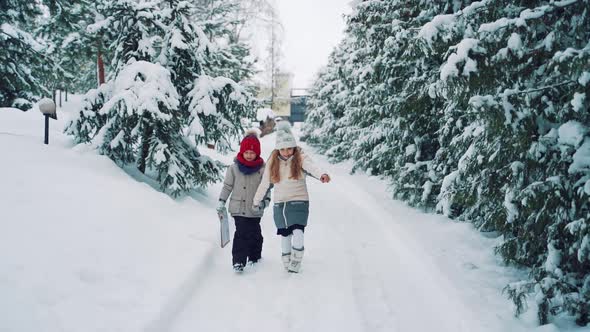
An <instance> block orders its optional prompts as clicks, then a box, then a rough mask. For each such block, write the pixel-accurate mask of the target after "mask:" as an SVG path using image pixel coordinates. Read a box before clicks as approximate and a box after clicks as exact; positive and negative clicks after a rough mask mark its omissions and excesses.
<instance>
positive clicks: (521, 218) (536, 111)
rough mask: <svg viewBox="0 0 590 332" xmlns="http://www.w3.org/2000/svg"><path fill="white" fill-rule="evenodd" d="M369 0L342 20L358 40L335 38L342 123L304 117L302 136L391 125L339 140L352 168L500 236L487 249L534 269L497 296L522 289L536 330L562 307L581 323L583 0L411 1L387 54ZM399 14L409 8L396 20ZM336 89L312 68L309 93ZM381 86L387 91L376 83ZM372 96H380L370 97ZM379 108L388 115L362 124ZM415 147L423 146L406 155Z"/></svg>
mask: <svg viewBox="0 0 590 332" xmlns="http://www.w3.org/2000/svg"><path fill="white" fill-rule="evenodd" d="M390 5H392V6H393V5H394V4H393V2H391V3H390ZM373 6H375V7H379V6H385V4H384V2H367V3H365V2H361V3H359V5H358V6H357V8H356V10H355V12H354V13H353V17H358V18H359V21H362V22H360V23H358V22H353V23H351V22H349V23H348V31H355V30H356V31H358V32H365V34H364V36H365V37H363V36H362V35H361V34H359V36H355V35H354V34H350V33H349V34H347V36H346V38H352V39H353V41H352V42H351V43H350V44H351V45H352V47H351V49H350V50H349V51H348V54H350V57H349V58H348V60H346V61H345V63H346V65H344V66H342V67H341V68H339V69H338V73H339V74H340V75H341V77H339V79H340V81H341V82H343V84H350V85H349V86H348V87H347V88H348V89H349V90H348V91H349V92H350V95H349V96H347V101H348V104H347V107H346V108H345V111H344V114H343V116H342V117H341V118H340V119H339V120H338V121H335V122H334V121H329V122H328V121H323V120H318V119H319V118H320V117H321V116H322V115H325V114H327V113H325V110H324V109H322V110H320V109H315V110H313V111H312V113H316V115H314V116H312V117H310V120H311V121H310V123H309V127H306V131H307V132H321V130H323V129H324V127H325V124H327V123H331V124H330V125H332V123H336V124H337V126H341V127H340V128H338V129H337V130H339V131H340V132H344V133H351V132H356V133H358V135H361V136H362V135H370V134H371V133H376V135H379V131H378V128H379V127H380V126H381V128H393V130H391V131H390V133H391V134H390V136H387V135H385V136H384V137H385V138H383V139H381V140H379V141H377V140H374V141H373V142H369V139H366V140H364V142H359V143H355V142H347V143H350V146H353V148H354V150H356V151H353V152H354V153H355V154H356V153H359V155H361V157H360V158H359V155H355V156H354V157H353V158H354V160H355V164H356V165H357V167H363V168H371V169H373V170H377V173H382V174H387V175H388V176H389V177H391V178H392V179H393V182H394V186H397V189H396V190H395V193H396V196H398V197H400V198H402V199H405V200H410V202H412V203H413V204H416V199H417V198H418V197H420V196H421V199H422V202H421V204H424V205H425V206H431V204H435V203H438V204H437V208H438V209H439V211H440V212H442V213H444V214H446V215H448V216H450V217H453V218H458V219H463V220H468V221H471V222H473V223H475V224H476V226H478V227H479V228H480V229H482V230H496V231H498V232H500V234H502V235H503V237H504V243H503V244H502V245H500V246H499V247H498V253H499V254H500V255H502V257H504V259H505V260H506V261H507V262H510V263H515V264H520V265H524V266H527V267H531V268H532V269H531V271H532V273H531V279H530V280H524V281H522V282H519V283H515V284H512V285H510V286H509V287H507V288H506V290H507V292H508V294H509V296H510V297H511V298H512V299H513V300H514V302H515V304H516V307H517V313H520V312H521V311H522V310H523V309H524V308H525V307H526V304H527V300H526V298H527V297H528V296H529V295H530V296H532V298H534V299H535V300H536V302H537V304H538V305H537V307H538V316H539V321H540V322H541V323H545V322H547V321H548V320H550V318H551V316H552V315H557V314H560V313H569V314H573V315H574V316H575V317H576V321H577V323H578V324H580V325H585V324H587V322H588V313H589V311H590V310H589V309H588V308H589V303H590V301H589V297H588V294H589V291H588V290H589V289H590V277H589V276H588V273H587V271H588V270H590V269H589V266H588V261H589V253H590V250H589V246H590V236H589V232H590V227H589V224H588V220H590V218H589V217H590V215H589V208H588V204H589V203H588V202H589V199H588V188H590V184H589V182H588V181H589V180H590V175H589V172H590V165H589V164H590V162H588V156H589V155H590V151H589V149H590V139H589V138H588V133H589V132H590V130H589V129H588V123H590V119H588V116H589V112H588V93H589V85H590V84H589V81H590V80H589V75H590V74H589V72H590V70H589V69H588V67H589V63H590V62H589V58H588V50H589V49H588V40H590V38H588V33H589V31H588V29H584V27H587V26H588V25H589V24H588V17H587V15H588V10H587V8H588V1H582V0H577V1H576V0H568V1H556V2H551V3H548V2H543V1H527V2H520V3H514V2H510V1H494V0H484V1H479V2H473V3H471V2H465V3H460V2H448V3H442V2H440V3H436V4H426V3H411V4H410V5H409V6H408V8H407V9H405V11H404V9H400V11H399V12H397V13H398V15H399V13H402V12H403V13H405V14H404V15H400V16H399V18H395V19H394V18H393V16H391V18H390V19H384V21H385V22H393V23H394V24H393V25H394V26H395V25H399V24H400V23H402V24H405V26H406V27H408V29H405V30H400V32H402V33H403V34H405V35H401V36H404V38H405V40H404V39H402V40H404V43H402V44H399V45H400V47H395V46H394V47H390V50H388V45H387V43H392V44H393V43H395V42H397V40H398V39H395V38H398V36H397V35H396V32H395V31H393V32H390V33H389V34H390V35H391V36H389V37H388V38H389V39H385V43H384V45H383V47H378V46H371V45H370V44H371V43H370V41H371V38H372V34H374V33H375V31H378V29H376V28H375V27H378V26H379V25H378V24H375V22H379V21H380V19H381V18H378V17H377V14H376V13H375V14H372V13H371V11H370V10H369V11H366V9H367V8H368V9H371V8H372V7H373ZM392 8H393V7H392ZM375 12H378V10H377V11H375ZM383 12H386V11H385V10H383ZM393 13H396V10H394V9H392V10H390V11H389V15H393ZM408 13H419V14H417V15H415V16H413V18H411V19H409V20H407V21H404V20H403V18H404V17H408ZM436 14H438V15H437V16H434V15H436ZM410 17H412V16H411V15H410ZM363 22H364V23H363ZM424 23H426V24H424ZM354 24H356V26H352V25H354ZM402 27H403V25H402ZM388 28H389V29H390V28H391V27H388ZM386 29H387V28H386ZM389 31H391V30H389ZM416 33H417V35H416ZM377 45H378V44H377ZM399 49H402V50H403V51H399ZM388 51H389V52H390V53H386V52H388ZM377 60H379V61H377ZM396 65H398V66H401V67H402V68H401V70H400V69H398V68H397V67H396ZM361 68H364V69H366V70H365V71H364V72H363V71H361V70H360V69H361ZM388 68H389V72H391V73H394V74H395V75H390V76H388V75H387V73H388ZM407 68H410V70H407ZM395 69H398V70H395ZM404 69H406V71H404ZM361 73H368V74H370V75H366V76H362V75H361ZM367 77H368V78H369V79H366V78H367ZM322 80H323V82H322ZM396 80H399V82H396ZM334 81H335V79H326V76H325V74H324V75H323V76H320V80H318V82H316V84H318V86H317V87H314V89H316V90H317V91H321V89H322V88H324V87H328V86H329V85H330V84H332V83H333V82H334ZM382 82H387V83H388V84H389V85H386V88H385V89H383V88H382V87H380V86H379V85H380V84H382ZM395 83H398V86H396V84H395ZM328 90H329V89H326V91H328ZM366 90H371V91H369V92H366ZM384 90H387V91H388V92H390V93H385V94H384V96H385V97H383V96H380V94H379V91H384ZM333 97H334V96H333V95H332V96H324V97H322V98H317V99H316V100H317V104H313V105H319V106H318V107H321V105H323V104H322V102H326V101H328V100H330V98H333ZM388 97H389V98H390V99H388ZM396 97H397V99H395V98H396ZM314 98H316V97H315V96H314ZM373 98H375V99H373ZM427 98H430V99H431V100H430V101H429V100H427ZM384 105H387V106H388V108H387V112H388V114H387V116H383V118H382V119H379V120H372V119H374V118H375V116H374V115H375V114H376V115H377V117H378V116H379V115H380V114H379V113H378V111H379V110H383V109H384V108H383V106H384ZM355 108H356V109H355ZM363 115H367V116H368V117H369V118H370V119H371V120H368V119H363V118H361V117H362V116H363ZM351 120H352V121H351ZM363 120H364V121H366V122H365V123H363ZM387 121H391V122H390V123H389V124H387ZM358 123H360V124H361V125H360V126H359V125H357V124H358ZM367 128H370V130H367ZM433 132H435V133H436V136H434V137H433V136H432V133H433ZM343 137H346V136H343ZM425 137H427V139H424V138H425ZM369 138H374V136H372V137H371V136H369ZM416 139H418V141H420V140H422V142H425V143H426V144H424V145H423V146H424V147H425V148H426V149H431V150H430V151H428V152H426V153H423V152H420V153H419V154H414V152H417V151H419V150H420V149H419V148H418V146H419V145H418V144H416V146H415V147H414V148H411V146H412V143H415V141H414V142H413V140H416ZM317 141H318V142H319V144H320V145H321V142H323V141H324V140H322V139H321V138H319V137H318V139H317ZM311 143H313V144H318V143H315V142H314V140H313V139H312V140H311ZM367 143H368V144H367ZM408 147H409V149H407V148H408ZM388 151H389V152H388ZM375 152H383V153H384V154H385V155H387V154H388V153H389V156H388V159H390V160H391V161H390V164H386V163H383V164H381V163H380V162H379V161H377V160H375V159H374V157H375V156H378V155H379V153H375ZM406 152H407V153H408V154H407V155H406ZM363 155H364V158H363V157H362V156H363ZM418 156H419V157H418ZM404 158H407V159H406V160H404ZM421 158H424V159H421ZM374 164H376V165H380V166H379V168H373V167H371V166H372V165H374ZM367 166H369V167H367ZM420 167H422V170H420ZM404 172H405V173H404ZM424 181H426V182H424ZM429 181H430V183H429ZM421 184H422V185H421ZM407 188H409V190H408V189H407ZM421 188H422V189H423V191H422V195H418V193H420V190H421ZM400 192H401V194H400Z"/></svg>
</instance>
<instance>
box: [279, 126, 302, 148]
mask: <svg viewBox="0 0 590 332" xmlns="http://www.w3.org/2000/svg"><path fill="white" fill-rule="evenodd" d="M275 129H276V131H277V141H276V144H275V149H277V150H280V149H286V148H294V147H296V146H297V141H295V136H293V133H292V132H291V125H289V122H287V121H280V122H279V123H277V126H276V128H275Z"/></svg>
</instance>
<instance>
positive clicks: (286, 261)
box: [281, 252, 291, 271]
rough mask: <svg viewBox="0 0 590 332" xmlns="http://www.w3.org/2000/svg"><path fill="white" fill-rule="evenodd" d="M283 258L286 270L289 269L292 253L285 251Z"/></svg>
mask: <svg viewBox="0 0 590 332" xmlns="http://www.w3.org/2000/svg"><path fill="white" fill-rule="evenodd" d="M281 259H282V260H283V266H284V267H285V270H287V271H289V263H291V253H290V252H288V253H283V255H282V256H281Z"/></svg>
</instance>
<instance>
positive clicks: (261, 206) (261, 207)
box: [252, 199, 270, 212]
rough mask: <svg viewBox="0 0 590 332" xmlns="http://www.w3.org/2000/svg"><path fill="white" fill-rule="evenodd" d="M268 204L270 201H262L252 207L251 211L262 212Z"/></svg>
mask: <svg viewBox="0 0 590 332" xmlns="http://www.w3.org/2000/svg"><path fill="white" fill-rule="evenodd" d="M269 203H270V200H266V199H265V200H262V201H260V203H258V204H254V205H252V210H254V211H259V212H262V211H263V210H264V209H266V208H267V207H268V205H269Z"/></svg>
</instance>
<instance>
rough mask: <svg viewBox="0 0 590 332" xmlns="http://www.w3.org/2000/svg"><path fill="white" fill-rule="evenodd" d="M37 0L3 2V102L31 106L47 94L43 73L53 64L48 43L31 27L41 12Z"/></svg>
mask: <svg viewBox="0 0 590 332" xmlns="http://www.w3.org/2000/svg"><path fill="white" fill-rule="evenodd" d="M40 14H41V12H40V9H39V7H38V6H37V4H36V3H35V2H28V1H18V0H8V1H2V2H0V83H1V84H0V105H1V106H5V107H7V106H11V107H17V108H21V109H24V110H27V109H29V108H31V107H32V103H33V102H34V101H35V99H37V98H39V96H41V95H44V94H45V95H47V94H48V91H47V90H46V89H45V87H44V86H43V83H42V81H41V80H40V79H39V77H42V76H43V75H44V72H45V71H46V70H47V68H48V67H49V66H50V64H49V59H48V58H47V57H46V56H45V55H44V49H45V46H44V45H42V44H41V43H40V42H39V41H37V40H36V39H35V38H34V36H33V35H32V34H31V30H29V28H30V26H31V25H32V23H33V21H34V20H35V18H36V17H37V16H38V15H40Z"/></svg>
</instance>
